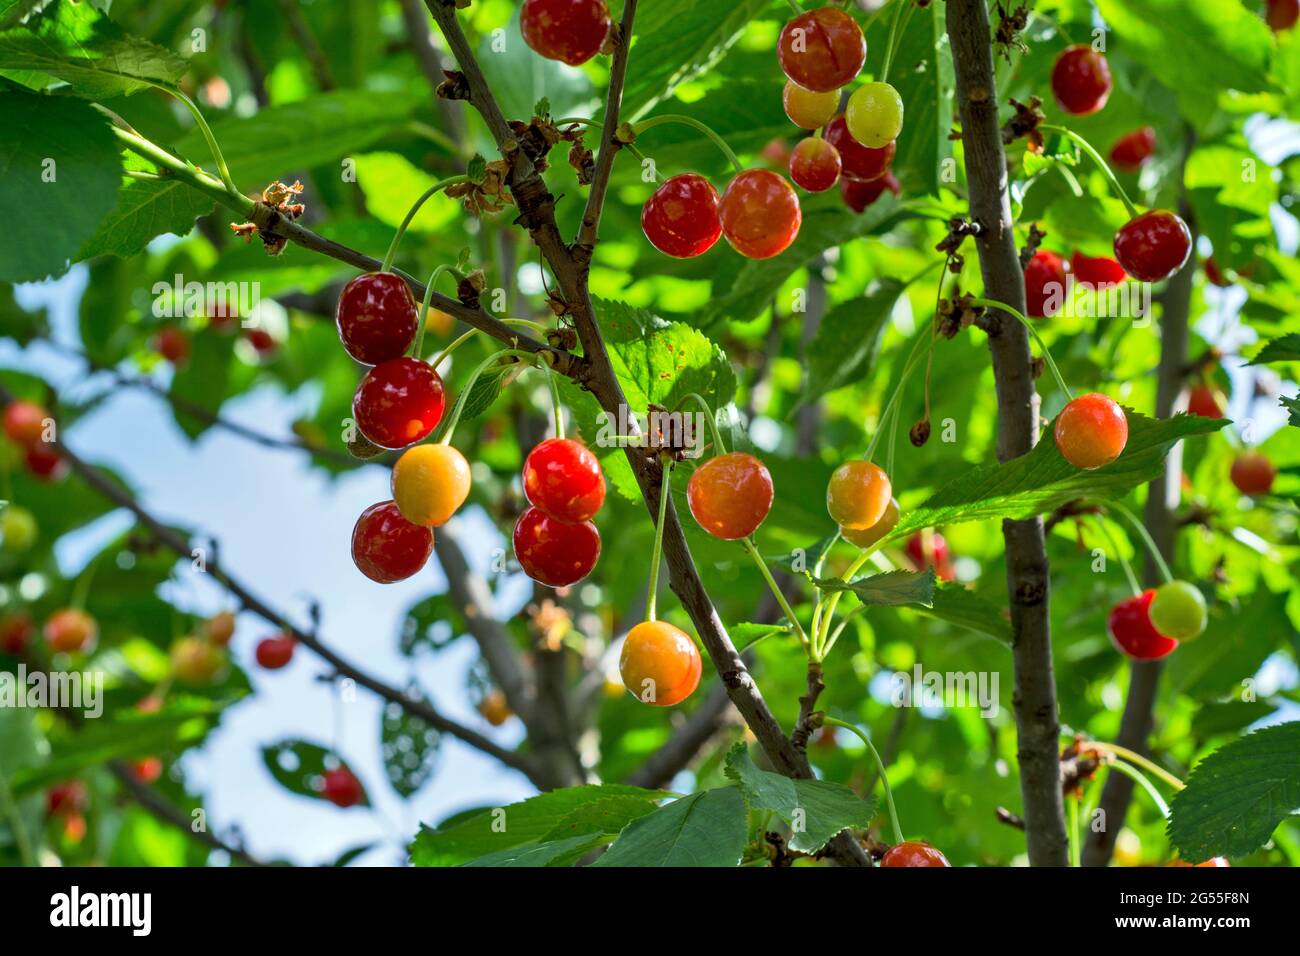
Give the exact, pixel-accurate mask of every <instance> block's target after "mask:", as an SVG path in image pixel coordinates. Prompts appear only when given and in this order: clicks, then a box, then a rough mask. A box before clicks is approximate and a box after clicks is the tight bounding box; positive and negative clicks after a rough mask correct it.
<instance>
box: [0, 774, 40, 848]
mask: <svg viewBox="0 0 1300 956" xmlns="http://www.w3.org/2000/svg"><path fill="white" fill-rule="evenodd" d="M0 810H3V811H4V815H5V816H6V817H8V818H9V828H10V829H11V830H13V833H14V842H15V843H16V844H18V858H19V859H20V860H21V861H22V864H23V866H36V863H37V860H36V854H35V852H34V851H33V849H32V838H31V834H30V833H28V832H27V823H26V821H25V820H23V815H22V814H21V813H20V812H19V811H18V803H17V802H16V801H15V800H14V794H13V791H12V790H10V789H9V780H8V779H7V778H6V777H5V775H4V774H0Z"/></svg>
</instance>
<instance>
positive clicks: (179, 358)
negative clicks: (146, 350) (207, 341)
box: [153, 325, 190, 365]
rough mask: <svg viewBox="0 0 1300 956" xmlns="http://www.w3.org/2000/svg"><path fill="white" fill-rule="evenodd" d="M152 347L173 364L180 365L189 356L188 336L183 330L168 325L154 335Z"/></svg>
mask: <svg viewBox="0 0 1300 956" xmlns="http://www.w3.org/2000/svg"><path fill="white" fill-rule="evenodd" d="M153 348H154V351H155V352H157V353H158V354H159V355H161V356H162V357H163V358H165V359H166V360H167V361H169V362H171V363H172V364H173V365H180V364H182V363H183V362H185V360H186V359H188V358H189V357H190V337H189V336H188V335H186V334H185V332H184V330H182V329H178V328H176V326H174V325H169V326H167V327H166V328H164V329H160V330H159V332H158V334H157V335H155V336H154V339H153Z"/></svg>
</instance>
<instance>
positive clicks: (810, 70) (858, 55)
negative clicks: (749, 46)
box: [776, 7, 867, 93]
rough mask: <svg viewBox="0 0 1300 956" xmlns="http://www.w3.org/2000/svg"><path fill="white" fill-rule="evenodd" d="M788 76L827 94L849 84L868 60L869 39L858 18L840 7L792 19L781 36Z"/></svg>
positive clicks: (780, 50) (783, 66) (780, 49)
mask: <svg viewBox="0 0 1300 956" xmlns="http://www.w3.org/2000/svg"><path fill="white" fill-rule="evenodd" d="M776 53H777V59H778V60H779V61H780V63H781V69H782V70H783V71H784V72H785V75H786V76H788V77H789V78H790V79H792V80H794V82H796V83H798V84H799V85H800V86H802V87H803V88H804V89H806V90H813V91H814V92H817V93H827V92H830V91H831V90H838V89H839V88H840V87H842V86H847V85H848V84H849V83H850V82H851V81H852V80H853V78H854V77H856V76H857V75H858V74H859V73H860V72H862V66H863V64H865V63H866V61H867V38H866V37H864V36H863V35H862V28H861V27H859V26H858V24H857V21H856V20H854V19H853V18H852V17H851V16H849V15H848V14H847V13H845V12H844V11H843V10H840V9H838V8H837V7H819V8H818V9H816V10H808V11H806V12H804V13H801V14H799V15H798V16H796V17H794V18H792V19H791V20H790V21H789V22H787V23H786V25H785V26H784V27H782V28H781V35H780V37H778V38H777V45H776Z"/></svg>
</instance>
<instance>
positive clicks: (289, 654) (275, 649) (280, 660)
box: [255, 634, 298, 671]
mask: <svg viewBox="0 0 1300 956" xmlns="http://www.w3.org/2000/svg"><path fill="white" fill-rule="evenodd" d="M297 646H298V642H297V641H296V640H294V638H293V635H292V634H277V635H275V636H274V637H264V638H262V640H260V641H258V642H257V650H256V652H255V653H256V655H257V663H258V664H260V665H261V666H263V667H265V668H266V669H267V670H269V671H274V670H279V669H280V668H281V667H284V666H285V665H286V664H288V663H289V661H291V660H293V649H294V648H295V647H297Z"/></svg>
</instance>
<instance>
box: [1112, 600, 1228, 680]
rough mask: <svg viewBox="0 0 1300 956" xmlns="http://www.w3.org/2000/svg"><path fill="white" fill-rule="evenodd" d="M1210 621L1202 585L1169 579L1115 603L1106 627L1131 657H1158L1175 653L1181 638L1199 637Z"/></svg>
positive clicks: (1140, 658) (1153, 658)
mask: <svg viewBox="0 0 1300 956" xmlns="http://www.w3.org/2000/svg"><path fill="white" fill-rule="evenodd" d="M1208 621H1209V615H1208V612H1207V610H1206V606H1205V596H1204V595H1202V594H1201V591H1200V589H1199V588H1197V587H1196V586H1195V585H1194V584H1191V583H1190V582H1188V581H1169V582H1167V583H1165V584H1162V585H1161V586H1160V587H1158V588H1154V589H1148V590H1146V591H1143V592H1142V593H1141V594H1135V595H1134V596H1133V597H1131V598H1125V599H1124V600H1123V601H1120V602H1119V603H1118V604H1116V605H1115V607H1114V608H1112V609H1111V612H1110V616H1109V618H1108V619H1107V621H1106V629H1107V631H1108V632H1109V633H1110V639H1111V640H1112V641H1113V642H1114V644H1115V646H1116V647H1117V648H1119V649H1120V650H1121V651H1122V652H1123V653H1124V654H1126V655H1127V656H1128V657H1131V658H1132V659H1134V660H1139V661H1156V660H1160V658H1162V657H1167V656H1169V655H1170V654H1172V653H1173V652H1174V650H1175V649H1176V648H1177V647H1178V643H1179V641H1190V640H1191V639H1192V638H1195V637H1199V636H1200V635H1201V634H1202V633H1203V632H1204V631H1205V626H1206V624H1207V623H1208Z"/></svg>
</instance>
